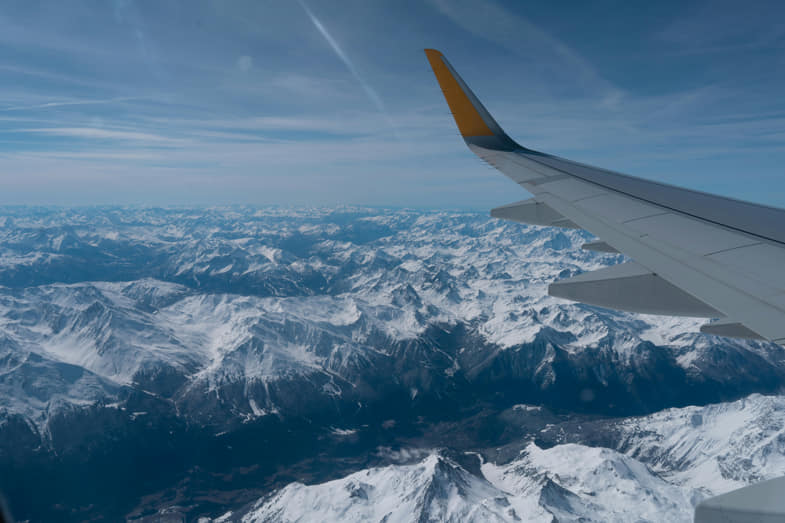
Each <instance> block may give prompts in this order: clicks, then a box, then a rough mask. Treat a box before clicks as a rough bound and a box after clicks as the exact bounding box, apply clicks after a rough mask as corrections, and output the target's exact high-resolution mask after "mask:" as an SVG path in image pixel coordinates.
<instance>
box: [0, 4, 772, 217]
mask: <svg viewBox="0 0 785 523" xmlns="http://www.w3.org/2000/svg"><path fill="white" fill-rule="evenodd" d="M426 47H433V48H436V49H439V50H440V51H442V52H443V53H444V54H445V55H446V56H447V57H448V59H449V60H450V62H451V63H452V65H453V66H454V67H455V68H456V70H457V71H458V72H459V73H460V74H461V75H462V77H463V78H464V80H465V81H466V82H467V83H468V84H469V85H470V86H471V87H472V89H473V90H474V92H475V93H476V94H477V95H478V97H479V98H480V99H481V100H482V101H483V103H484V104H485V106H486V107H487V108H488V109H489V111H490V112H491V114H493V115H494V117H495V118H496V120H497V121H498V122H499V123H500V124H501V126H502V127H504V128H505V130H506V131H507V133H508V134H510V135H511V136H512V137H513V138H515V139H516V140H517V141H518V142H519V143H521V144H522V145H524V146H527V147H530V148H533V149H537V150H541V151H544V152H548V153H552V154H556V155H559V156H563V157H566V158H570V159H574V160H579V161H583V162H586V163H590V164H593V165H598V166H601V167H605V168H609V169H613V170H616V171H620V172H625V173H628V174H633V175H636V176H641V177H645V178H649V179H654V180H659V181H663V182H667V183H672V184H677V185H682V186H686V187H690V188H694V189H699V190H704V191H709V192H713V193H718V194H723V195H727V196H733V197H737V198H741V199H746V200H751V201H756V202H760V203H766V204H770V205H776V206H782V207H785V94H784V93H785V4H784V3H782V2H778V1H774V2H756V1H747V2H743V3H742V2H722V1H718V0H711V1H706V2H682V1H678V2H667V1H663V2H629V1H598V2H591V3H590V2H546V1H542V2H535V1H527V2H524V1H515V2H501V1H497V0H484V1H482V2H479V1H476V0H454V1H453V0H421V1H407V0H343V1H330V0H301V1H298V0H285V1H284V0H234V1H223V0H187V1H186V0H182V1H171V0H161V1H152V0H145V1H135V0H113V1H108V0H106V1H98V0H94V1H83V0H69V1H68V2H60V1H55V0H52V1H49V2H38V1H35V0H6V1H4V2H2V3H1V4H0V204H25V205H43V204H56V205H104V204H140V205H190V204H205V205H228V204H229V205H230V204H259V205H268V204H272V205H284V206H311V205H318V206H321V205H342V204H348V205H369V206H388V207H415V208H455V209H473V210H483V209H488V208H491V207H495V206H498V205H502V204H505V203H509V202H512V201H517V200H520V199H524V198H526V197H527V194H526V193H525V192H524V191H523V190H522V189H520V188H519V187H517V186H515V184H514V183H513V182H511V181H509V180H507V179H506V178H505V177H504V176H503V175H502V174H501V173H498V172H496V171H494V170H492V169H490V168H489V167H487V166H486V165H485V164H483V163H482V162H481V161H480V160H479V159H477V158H475V157H474V156H473V155H472V153H471V152H470V151H469V150H468V149H467V148H466V146H465V145H464V143H463V141H462V140H461V138H460V136H459V135H458V133H457V129H456V128H455V125H454V123H453V121H452V119H451V116H450V114H449V111H448V108H447V105H446V103H445V101H444V99H443V97H442V95H441V92H440V90H439V88H438V85H437V83H436V81H435V79H434V77H433V75H432V73H431V71H430V69H429V67H428V63H427V61H426V58H425V55H424V53H423V49H424V48H426Z"/></svg>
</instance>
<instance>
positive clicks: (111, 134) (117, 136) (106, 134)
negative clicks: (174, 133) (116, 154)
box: [16, 127, 188, 145]
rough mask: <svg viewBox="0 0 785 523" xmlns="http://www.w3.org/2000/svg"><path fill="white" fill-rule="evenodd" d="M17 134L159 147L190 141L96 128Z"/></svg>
mask: <svg viewBox="0 0 785 523" xmlns="http://www.w3.org/2000/svg"><path fill="white" fill-rule="evenodd" d="M16 132H22V133H34V134H45V135H50V136H64V137H68V138H83V139H88V140H117V141H125V142H149V143H153V144H158V145H171V144H185V143H187V142H188V140H185V139H182V138H173V137H171V136H164V135H160V134H153V133H148V132H139V131H122V130H116V129H101V128H96V127H39V128H29V129H17V130H16Z"/></svg>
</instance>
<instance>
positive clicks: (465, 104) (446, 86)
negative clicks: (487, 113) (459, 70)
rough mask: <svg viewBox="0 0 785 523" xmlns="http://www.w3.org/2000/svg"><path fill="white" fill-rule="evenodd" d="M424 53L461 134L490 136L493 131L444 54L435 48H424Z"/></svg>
mask: <svg viewBox="0 0 785 523" xmlns="http://www.w3.org/2000/svg"><path fill="white" fill-rule="evenodd" d="M425 55H426V56H427V57H428V62H430V64H431V69H433V74H434V75H436V80H437V81H438V82H439V86H440V87H441V89H442V93H444V98H445V99H446V100H447V105H449V106H450V111H452V114H453V117H454V118H455V123H456V124H457V125H458V130H459V131H460V133H461V135H462V136H464V137H466V136H492V135H493V131H491V129H490V128H489V127H488V124H486V123H485V120H483V118H482V116H480V113H479V112H477V109H476V108H475V107H474V104H473V103H472V101H471V100H470V99H469V97H468V96H467V94H466V92H464V90H463V87H462V86H461V83H460V82H458V80H457V79H456V78H455V76H454V75H453V73H452V71H451V68H450V67H449V66H448V65H447V60H446V58H444V55H443V54H442V53H441V52H440V51H437V50H436V49H426V50H425Z"/></svg>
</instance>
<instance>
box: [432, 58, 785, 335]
mask: <svg viewBox="0 0 785 523" xmlns="http://www.w3.org/2000/svg"><path fill="white" fill-rule="evenodd" d="M425 53H426V55H427V57H428V61H429V62H430V64H431V67H432V69H433V71H434V74H435V75H436V79H437V80H438V82H439V86H440V87H441V89H442V92H443V93H444V97H445V99H446V100H447V104H448V105H449V107H450V110H451V111H452V113H453V116H454V118H455V122H456V124H457V126H458V129H459V131H460V133H461V135H462V136H463V139H464V141H465V142H466V144H467V145H468V146H469V148H470V149H471V150H472V151H473V152H474V153H475V154H477V155H478V156H479V157H480V158H482V159H483V160H484V161H486V162H487V163H489V164H490V165H492V166H494V167H495V168H497V169H498V170H500V171H501V172H502V173H504V174H505V175H506V176H507V177H509V178H510V179H512V180H513V181H514V182H516V183H518V184H519V185H520V186H521V187H523V188H524V189H526V190H527V191H529V192H530V193H532V194H533V195H534V198H532V199H530V200H525V201H522V202H516V203H514V204H509V205H505V206H502V207H498V208H496V209H494V210H493V211H491V215H492V216H495V217H499V218H503V219H509V220H514V221H519V222H524V223H529V224H534V225H549V226H557V227H571V228H581V229H585V230H588V231H589V232H591V233H592V234H594V235H596V236H598V237H599V238H600V239H601V241H598V242H591V243H589V244H586V245H585V246H584V248H586V249H589V250H601V251H604V252H621V253H624V254H625V255H627V256H629V257H630V258H632V259H633V260H635V262H634V263H630V264H623V266H621V267H620V268H618V269H615V270H607V269H603V270H601V271H595V272H594V273H589V274H588V275H586V274H584V275H580V276H577V277H575V278H572V279H568V280H563V281H559V282H555V283H553V284H552V285H551V287H550V288H549V293H550V294H551V295H554V296H559V297H564V298H567V299H571V300H575V301H581V302H585V303H591V304H595V305H600V306H604V307H609V308H617V309H620V310H630V311H635V312H648V313H655V314H669V315H687V316H696V317H713V318H718V319H720V321H717V322H714V323H708V324H707V325H705V326H704V327H702V328H701V330H702V331H704V332H707V333H710V334H717V335H721V336H732V337H743V338H762V339H767V340H771V341H775V342H778V343H785V271H783V268H785V210H783V209H778V208H774V207H768V206H764V205H757V204H754V203H749V202H744V201H740V200H735V199H732V198H724V197H721V196H716V195H712V194H707V193H703V192H698V191H692V190H689V189H684V188H680V187H676V186H672V185H667V184H662V183H657V182H653V181H649V180H644V179H641V178H636V177H633V176H628V175H624V174H619V173H616V172H613V171H609V170H606V169H600V168H596V167H591V166H589V165H585V164H581V163H578V162H573V161H570V160H566V159H563V158H559V157H557V156H553V155H550V154H545V153H541V152H538V151H534V150H531V149H527V148H525V147H522V146H520V145H519V144H517V143H516V142H515V141H514V140H512V139H511V138H510V137H509V136H508V135H507V134H506V133H505V132H504V130H503V129H502V128H501V127H500V126H499V124H498V123H497V122H496V120H494V118H493V117H492V116H491V115H490V113H489V112H488V111H487V110H486V109H485V107H484V106H483V105H482V103H480V101H479V100H478V99H477V97H476V96H475V95H474V93H472V91H471V90H470V89H469V87H468V86H467V85H466V83H465V82H464V81H463V80H462V79H461V77H460V76H459V75H458V73H457V72H456V71H455V69H453V67H452V66H451V65H450V63H449V62H448V61H447V59H446V58H445V57H444V55H442V54H441V53H440V52H439V51H436V50H433V49H426V51H425ZM612 269H613V268H612Z"/></svg>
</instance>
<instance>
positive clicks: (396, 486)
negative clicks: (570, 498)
mask: <svg viewBox="0 0 785 523" xmlns="http://www.w3.org/2000/svg"><path fill="white" fill-rule="evenodd" d="M516 520H520V519H519V517H518V516H517V514H516V513H515V510H514V509H513V508H512V507H511V505H510V502H509V500H508V499H507V496H506V495H505V493H503V492H502V491H500V490H498V489H496V488H495V487H493V485H491V484H490V483H488V482H487V481H484V480H482V479H480V478H477V477H475V476H473V475H472V474H470V473H468V472H467V471H466V470H464V469H463V468H461V467H460V466H459V465H457V464H456V463H455V462H453V461H452V460H449V459H447V458H444V457H442V456H439V455H431V456H428V457H427V458H425V459H424V460H422V461H420V462H419V463H415V464H412V465H390V466H388V467H382V468H375V469H369V470H365V471H361V472H357V473H355V474H352V475H350V476H347V477H346V478H343V479H339V480H335V481H331V482H328V483H324V484H321V485H315V486H310V487H309V486H305V485H303V484H301V483H292V484H290V485H288V486H287V487H285V488H284V489H282V490H281V491H279V492H277V493H275V494H274V495H273V496H271V497H269V498H265V499H262V500H260V501H259V502H257V503H256V504H255V505H254V506H253V507H251V508H250V510H249V511H248V512H247V513H245V514H232V513H228V514H226V515H224V516H222V517H221V518H218V519H217V520H216V521H224V522H225V521H242V522H244V523H246V522H247V523H252V522H253V523H256V522H260V523H261V522H281V523H283V522H289V521H303V522H305V521H321V522H323V521H384V522H387V523H394V522H401V523H403V522H409V521H450V522H459V521H467V522H469V521H476V522H481V521H489V522H501V521H516Z"/></svg>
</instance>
